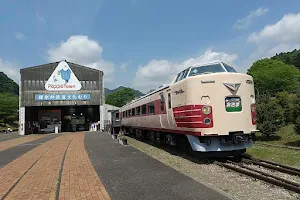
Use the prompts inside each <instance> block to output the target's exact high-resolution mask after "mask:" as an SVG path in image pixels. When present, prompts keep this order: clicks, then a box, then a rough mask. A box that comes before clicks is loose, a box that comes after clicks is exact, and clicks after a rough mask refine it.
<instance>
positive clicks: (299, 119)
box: [295, 92, 300, 134]
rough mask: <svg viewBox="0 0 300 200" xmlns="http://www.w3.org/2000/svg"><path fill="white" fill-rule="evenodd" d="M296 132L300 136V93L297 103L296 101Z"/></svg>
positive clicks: (297, 95) (299, 93)
mask: <svg viewBox="0 0 300 200" xmlns="http://www.w3.org/2000/svg"><path fill="white" fill-rule="evenodd" d="M295 116H296V120H295V130H296V132H297V133H298V134H300V92H298V93H297V94H296V101H295Z"/></svg>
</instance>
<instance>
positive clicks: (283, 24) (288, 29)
mask: <svg viewBox="0 0 300 200" xmlns="http://www.w3.org/2000/svg"><path fill="white" fill-rule="evenodd" d="M299 24H300V13H298V14H287V15H284V16H283V17H282V19H281V20H279V21H278V22H277V23H275V24H270V25H267V26H265V27H264V28H263V29H262V30H261V31H259V32H254V33H252V34H251V35H250V36H249V37H248V39H247V42H248V43H253V44H255V45H256V48H257V49H256V51H255V52H254V53H253V54H251V55H250V56H249V58H248V59H249V62H250V61H252V62H253V61H256V60H259V59H261V58H265V57H271V56H274V55H275V54H276V53H280V52H287V51H291V50H294V49H298V48H300V34H299V33H300V26H299Z"/></svg>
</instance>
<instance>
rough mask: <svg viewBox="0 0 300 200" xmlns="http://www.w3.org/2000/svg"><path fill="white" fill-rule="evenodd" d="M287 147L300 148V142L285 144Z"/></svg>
mask: <svg viewBox="0 0 300 200" xmlns="http://www.w3.org/2000/svg"><path fill="white" fill-rule="evenodd" d="M285 145H287V146H293V147H300V140H297V141H294V142H287V143H285Z"/></svg>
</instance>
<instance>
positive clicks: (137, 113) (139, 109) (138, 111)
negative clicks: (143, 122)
mask: <svg viewBox="0 0 300 200" xmlns="http://www.w3.org/2000/svg"><path fill="white" fill-rule="evenodd" d="M140 113H141V107H140V106H139V107H136V115H140Z"/></svg>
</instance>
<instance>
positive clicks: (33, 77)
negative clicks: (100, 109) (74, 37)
mask: <svg viewBox="0 0 300 200" xmlns="http://www.w3.org/2000/svg"><path fill="white" fill-rule="evenodd" d="M67 63H68V65H69V66H70V68H71V69H72V71H73V72H74V74H75V75H76V77H77V79H78V80H79V81H80V82H81V85H82V88H81V90H79V91H59V92H58V91H53V92H52V91H47V90H46V89H45V84H46V82H47V81H48V79H49V77H50V76H51V74H52V73H53V71H54V70H55V68H56V67H57V65H58V64H59V62H55V63H49V64H45V65H39V66H35V67H29V68H24V69H21V70H20V73H21V80H20V92H21V93H20V107H25V106H41V103H42V104H43V106H69V105H75V102H76V104H77V105H103V103H104V88H103V72H102V71H99V70H96V69H91V68H88V67H84V66H81V65H77V64H74V63H70V62H67ZM35 94H49V95H51V94H91V99H90V100H86V101H80V100H77V101H73V100H70V101H66V100H64V101H53V100H51V104H49V103H48V102H49V101H37V100H35Z"/></svg>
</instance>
